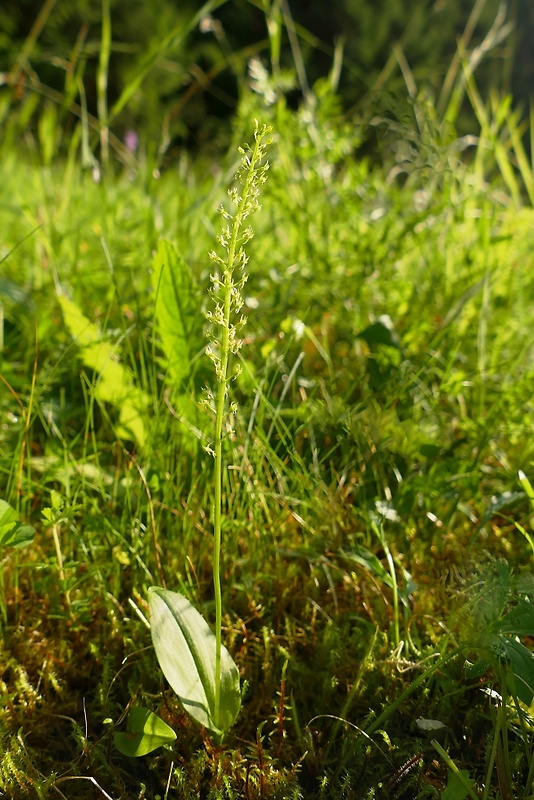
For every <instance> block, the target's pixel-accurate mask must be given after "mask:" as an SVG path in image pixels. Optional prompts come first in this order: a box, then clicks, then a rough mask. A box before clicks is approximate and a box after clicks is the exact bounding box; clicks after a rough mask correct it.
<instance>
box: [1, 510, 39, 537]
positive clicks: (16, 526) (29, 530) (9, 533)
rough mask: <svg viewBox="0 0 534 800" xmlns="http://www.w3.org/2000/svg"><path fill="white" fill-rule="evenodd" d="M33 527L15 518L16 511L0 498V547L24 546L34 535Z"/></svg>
mask: <svg viewBox="0 0 534 800" xmlns="http://www.w3.org/2000/svg"><path fill="white" fill-rule="evenodd" d="M34 534H35V528H33V527H32V526H31V525H26V524H24V523H23V522H19V520H17V512H16V511H15V509H14V508H13V507H12V506H10V505H9V503H6V501H5V500H0V547H24V545H26V544H29V543H30V542H31V541H32V540H33V537H34Z"/></svg>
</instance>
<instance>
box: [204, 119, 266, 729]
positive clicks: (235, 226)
mask: <svg viewBox="0 0 534 800" xmlns="http://www.w3.org/2000/svg"><path fill="white" fill-rule="evenodd" d="M266 132H267V128H265V127H264V128H263V129H262V130H261V131H260V130H258V127H257V126H256V131H255V134H254V139H255V141H254V147H253V148H252V150H251V152H250V154H247V153H245V152H244V151H242V153H243V160H242V162H241V169H240V171H239V173H238V177H239V179H240V181H241V183H242V185H243V191H242V194H241V196H239V195H238V193H237V192H236V191H234V192H231V193H230V194H231V196H232V197H233V199H234V201H235V202H236V205H237V208H236V211H235V214H234V215H233V216H232V215H230V214H228V213H227V212H225V211H224V210H222V213H223V216H224V217H225V218H226V219H230V220H231V224H230V225H229V226H227V227H226V228H225V230H224V231H223V234H222V236H220V237H219V243H220V244H222V245H223V247H224V248H225V250H226V258H224V259H222V258H220V257H219V256H217V255H216V254H215V253H213V254H211V257H212V259H213V260H214V261H215V263H216V264H217V265H218V266H219V267H220V269H221V273H222V274H221V277H220V278H219V277H213V278H212V282H213V290H214V291H213V293H214V295H215V312H212V313H211V314H210V315H208V316H209V319H211V320H212V321H213V322H215V324H216V325H217V326H218V328H220V331H219V335H218V336H213V337H212V338H213V339H214V341H216V342H217V345H218V354H217V355H216V354H214V353H212V359H213V362H214V364H215V372H216V376H217V381H218V387H217V395H216V398H215V441H214V451H213V454H214V458H215V477H214V481H215V487H214V504H213V537H214V547H213V591H214V596H215V698H214V701H215V708H214V711H215V720H216V721H217V722H218V721H219V719H220V705H221V649H222V641H221V638H222V636H221V629H222V591H221V543H222V513H223V507H222V506H223V439H224V435H225V431H224V427H225V420H226V418H227V416H228V414H229V413H230V411H229V409H228V408H227V401H228V391H229V384H230V382H231V380H232V379H233V377H234V374H232V373H231V372H230V368H229V367H230V356H231V355H232V354H234V355H235V354H236V353H237V352H238V350H239V347H240V345H241V342H240V340H239V338H238V336H237V331H238V327H239V325H240V324H241V320H239V319H234V318H235V317H236V315H237V314H239V311H240V310H241V306H242V304H243V300H242V297H241V289H242V287H243V284H244V281H245V280H246V275H245V274H244V267H245V265H246V261H247V259H246V255H245V252H244V249H243V247H244V245H245V244H246V243H247V242H248V241H249V240H250V239H251V237H252V231H250V230H249V229H247V230H245V231H242V228H243V224H244V222H245V220H246V218H247V217H248V216H249V215H250V214H253V213H254V211H256V210H257V208H258V202H257V196H258V192H259V187H260V186H261V184H262V183H263V182H264V180H265V172H266V169H267V166H264V167H258V164H259V162H260V161H261V160H262V158H263V156H264V154H265V145H263V144H262V138H263V136H264V135H265V133H266ZM236 272H239V273H240V274H239V275H238V277H237V279H236V280H234V275H235V273H236Z"/></svg>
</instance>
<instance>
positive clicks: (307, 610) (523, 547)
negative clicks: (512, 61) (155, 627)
mask: <svg viewBox="0 0 534 800" xmlns="http://www.w3.org/2000/svg"><path fill="white" fill-rule="evenodd" d="M462 80H463V79H462ZM462 85H464V84H462ZM465 86H466V87H467V90H468V94H469V97H470V98H471V102H472V103H473V105H474V108H475V111H476V114H477V117H478V120H479V125H480V131H479V133H480V139H479V140H478V145H477V147H478V149H477V148H476V147H475V146H474V147H475V150H474V152H473V154H472V155H473V157H472V158H469V157H468V154H465V153H464V154H463V157H462V158H461V157H460V156H461V155H462V153H463V151H462V150H461V148H460V144H461V143H459V142H457V141H456V140H455V139H454V136H453V135H452V134H451V128H450V125H451V124H452V121H451V119H450V115H449V118H448V120H447V125H445V119H442V120H440V119H439V116H438V114H437V112H436V111H435V104H433V102H432V100H431V99H429V98H428V97H427V96H425V95H423V94H421V95H417V96H414V97H413V98H412V99H413V103H414V115H415V119H414V125H413V129H411V133H410V139H409V142H410V146H409V147H407V146H406V137H404V133H405V132H406V128H404V129H402V130H401V131H399V130H398V129H395V127H394V126H391V128H390V129H389V130H388V132H387V141H386V144H385V148H384V152H385V156H384V165H376V164H375V163H373V162H371V161H370V160H366V159H365V158H359V157H358V155H357V153H358V150H357V148H358V142H359V137H360V134H361V131H359V130H358V125H357V124H355V123H353V122H349V123H347V120H346V119H345V118H344V117H343V115H342V114H341V110H340V107H339V103H338V101H337V98H336V97H335V95H334V94H333V92H332V91H331V90H330V91H329V90H328V85H327V84H325V85H321V86H319V87H317V88H316V97H315V106H314V107H311V106H309V105H306V104H304V105H303V106H302V108H301V109H300V110H298V111H291V112H290V111H289V110H288V109H287V108H286V106H285V103H284V102H282V100H280V102H278V104H274V105H271V106H268V105H265V104H263V100H262V97H261V96H258V95H251V96H250V97H249V96H247V97H244V98H243V101H242V107H241V108H240V111H239V114H238V117H237V118H236V136H239V139H246V138H247V137H249V135H250V130H251V129H252V119H253V117H254V116H257V117H258V118H259V119H260V121H262V122H263V121H264V120H265V122H269V123H271V124H273V126H274V143H273V148H272V152H271V153H270V161H271V162H272V169H271V172H270V179H269V182H268V183H267V185H266V187H265V192H264V194H263V196H262V205H263V208H262V212H261V214H259V215H258V216H257V220H256V218H255V227H256V236H255V239H254V240H253V242H251V243H250V250H251V260H250V277H249V281H248V282H247V284H246V286H245V287H244V289H243V294H244V309H243V310H244V313H245V314H246V317H247V324H246V328H245V330H246V341H245V347H244V348H243V350H242V352H241V354H240V360H241V366H242V371H241V375H240V377H239V379H238V380H237V381H235V382H234V383H233V385H232V387H231V394H232V397H231V399H232V400H236V402H237V408H238V411H237V414H236V416H235V420H234V432H233V435H232V437H231V439H229V440H228V441H227V442H226V446H227V447H226V449H227V456H228V463H229V467H230V468H229V469H228V470H226V471H225V473H224V476H223V484H222V491H223V495H224V499H225V504H226V507H228V509H229V510H230V511H231V514H229V515H228V518H227V519H225V518H224V517H223V519H222V521H221V523H222V534H223V536H224V540H225V558H224V563H223V565H222V587H223V595H224V602H223V604H222V608H224V609H227V611H226V612H225V614H224V615H223V618H222V636H223V640H224V643H225V644H226V646H227V647H228V649H229V650H230V652H231V654H232V657H233V658H234V660H235V662H236V664H237V665H238V667H239V669H240V672H241V678H242V680H243V681H244V682H248V689H245V691H244V695H243V708H242V711H241V713H240V715H239V717H238V718H237V721H236V724H235V728H232V731H231V733H230V734H229V735H228V739H227V741H225V745H224V748H218V747H215V746H214V744H213V743H212V742H211V741H210V739H209V736H208V735H207V734H205V733H199V731H198V729H197V728H195V727H194V726H193V725H191V723H190V722H189V721H188V719H187V718H186V715H185V714H184V712H183V709H182V708H181V706H180V704H179V703H178V701H177V700H176V699H175V698H174V696H173V695H172V693H171V692H169V691H168V689H167V688H166V686H165V684H164V683H163V681H162V680H161V679H160V677H159V674H158V671H157V669H156V660H155V656H154V652H153V650H152V648H151V647H150V635H149V633H148V631H147V630H146V627H145V626H144V625H143V623H142V617H143V616H146V615H147V614H148V612H147V603H146V600H147V595H146V592H147V589H148V587H149V586H150V585H152V584H153V583H159V584H166V585H168V586H172V588H175V589H177V590H179V591H180V592H182V593H183V594H185V595H186V596H187V597H190V598H191V599H192V600H194V602H195V605H196V606H197V607H198V608H199V609H201V610H202V613H203V614H204V615H205V616H206V618H208V619H209V620H210V621H213V620H214V619H215V616H216V614H215V610H216V609H215V605H216V604H215V598H214V592H213V586H212V563H211V560H212V544H213V541H212V526H211V519H210V510H211V508H212V506H213V502H214V497H213V489H212V488H211V487H212V486H213V473H212V464H211V460H210V459H206V458H205V457H204V456H203V453H202V447H201V446H200V445H202V444H204V443H205V442H204V438H203V437H204V436H205V421H204V422H203V416H202V414H203V413H204V412H203V411H202V409H201V408H200V401H201V399H202V396H203V389H204V387H205V385H206V382H207V379H206V371H205V367H203V366H202V363H203V361H205V360H206V359H205V354H204V353H203V348H204V345H203V344H201V342H202V341H204V338H203V326H204V315H203V312H204V311H205V310H206V308H207V305H208V287H209V285H210V279H209V274H210V270H211V269H212V265H211V264H210V262H209V259H208V258H207V253H208V252H209V251H210V250H212V249H213V246H214V238H215V234H216V231H217V230H218V214H217V208H218V206H219V205H220V203H221V201H222V200H223V199H224V192H225V187H226V185H227V177H228V175H231V174H232V172H233V169H234V167H235V163H234V151H232V152H231V153H230V155H229V156H228V157H227V158H226V159H225V158H221V162H220V163H218V164H209V165H208V166H207V165H206V162H205V161H204V160H203V159H202V158H199V159H198V160H197V161H195V160H194V159H192V158H189V157H185V156H184V157H183V161H182V163H181V164H179V165H177V166H172V167H170V168H169V169H168V170H167V171H164V172H163V174H162V175H159V174H158V173H156V172H153V171H152V170H151V169H150V168H149V167H148V166H147V167H146V168H143V166H142V165H138V169H137V171H135V170H134V169H132V167H131V165H128V166H124V165H122V166H117V167H116V169H115V174H114V172H113V169H114V167H113V162H112V161H111V160H110V164H109V166H110V167H111V168H110V169H109V170H108V172H109V174H107V175H106V176H104V178H103V180H102V181H101V183H100V184H96V183H95V182H94V174H93V173H92V172H91V170H82V169H81V166H80V160H81V157H80V150H79V148H78V147H77V146H76V144H75V143H74V144H73V146H72V148H71V150H70V156H69V157H67V158H66V159H65V160H55V159H54V158H48V157H47V158H44V155H43V152H42V151H43V147H44V148H45V149H46V147H45V143H44V142H43V141H42V139H43V136H44V135H45V134H44V133H43V132H41V141H40V142H39V141H36V142H34V146H28V144H27V143H26V144H25V146H24V147H22V146H21V147H17V146H15V143H14V142H12V144H11V146H10V147H9V148H4V149H5V159H4V161H3V181H4V183H3V187H4V193H3V197H4V201H3V203H2V204H1V205H0V229H1V230H2V242H1V246H2V250H1V252H0V258H3V259H4V260H3V261H2V262H1V267H2V273H1V277H0V293H1V297H0V300H1V304H2V317H1V319H2V337H1V342H2V352H1V354H0V355H1V359H2V360H1V367H0V373H1V376H2V383H1V384H0V496H1V498H2V499H5V500H6V501H7V502H8V503H10V504H11V505H12V506H13V508H15V509H16V512H17V515H18V517H19V518H21V519H24V520H26V521H27V522H29V523H31V524H33V525H34V526H35V528H36V536H35V539H34V541H33V543H32V544H31V545H30V546H27V547H24V548H20V549H18V550H15V549H13V548H12V547H7V546H6V547H5V548H4V549H3V550H2V584H1V586H0V590H1V592H2V597H1V607H2V609H3V610H4V618H3V620H2V628H3V631H2V632H3V643H2V663H3V665H4V671H3V673H2V676H1V680H2V692H3V698H4V699H3V707H2V710H1V712H0V721H1V726H2V729H1V735H2V743H3V753H4V755H3V757H2V768H1V774H0V787H1V788H2V790H3V791H4V792H6V793H7V795H8V796H16V797H21V798H22V797H28V798H33V797H39V798H41V797H48V796H50V797H53V796H61V795H58V792H61V793H63V795H64V796H75V797H92V796H95V793H98V792H99V793H100V794H101V796H106V795H105V794H104V792H106V793H107V795H108V796H111V797H113V798H119V797H121V798H122V797H124V798H133V797H156V795H159V796H161V797H167V796H168V797H171V796H173V793H174V794H176V795H177V796H178V794H179V795H180V796H181V797H182V796H183V797H191V798H193V797H195V798H196V797H199V796H205V797H210V798H223V797H224V798H228V797H246V798H256V797H258V798H275V797H280V798H289V797H295V798H296V797H299V796H301V797H310V798H311V797H324V798H329V797H335V798H337V797H340V798H341V797H347V798H371V797H382V796H389V795H391V794H392V793H393V794H395V793H396V794H397V796H399V797H402V798H404V797H406V798H407V797H420V798H430V797H439V796H440V793H441V792H443V791H444V790H445V787H446V786H449V793H450V796H454V797H456V796H458V797H459V796H460V793H461V791H460V789H458V787H457V784H455V783H454V781H455V779H456V778H457V777H458V776H457V772H458V773H459V774H460V776H461V778H462V779H463V784H462V785H463V786H464V788H465V787H466V786H467V788H468V791H470V792H471V793H472V795H473V796H475V797H479V798H484V799H485V798H489V797H492V796H496V794H495V793H496V792H498V791H500V792H502V791H503V788H502V787H503V786H506V787H507V790H508V794H509V796H517V797H518V798H520V797H525V798H526V797H528V796H529V794H528V793H529V792H530V793H531V791H532V784H533V779H534V775H533V770H532V768H531V767H529V764H531V763H532V737H531V731H532V717H531V706H530V708H529V705H530V703H529V702H528V701H529V692H530V690H531V689H534V687H533V680H532V676H533V670H532V663H531V658H530V655H529V653H528V650H527V648H526V647H523V645H524V644H525V642H528V637H531V636H532V635H534V630H532V628H533V625H532V619H531V617H532V615H531V613H530V608H531V603H532V595H533V590H532V574H531V563H532V562H531V558H532V552H531V549H530V545H531V541H532V531H531V523H532V517H531V514H532V509H531V507H530V505H529V502H530V500H531V498H530V495H529V494H528V492H527V494H525V492H524V491H522V490H521V489H522V488H525V486H529V485H530V484H528V483H524V478H523V477H522V478H521V480H522V481H523V485H520V483H519V482H518V479H517V474H518V472H519V471H521V475H522V476H523V475H526V476H528V477H529V478H530V480H531V481H532V474H531V473H532V467H533V463H534V445H533V439H532V413H533V403H532V391H531V387H532V380H533V378H534V366H533V362H532V298H533V297H534V269H533V268H532V266H533V265H532V252H533V249H532V239H533V236H532V223H533V220H534V214H533V212H532V208H531V207H530V199H531V176H530V172H529V166H528V163H527V161H526V160H525V158H526V157H525V155H524V152H523V151H522V149H521V145H520V140H519V139H518V136H519V134H518V131H519V127H518V120H517V117H516V116H515V115H510V114H508V110H509V105H508V101H507V100H502V101H499V99H498V97H497V96H493V97H492V98H491V99H490V101H489V102H488V104H487V108H485V107H484V106H483V105H482V106H481V102H482V101H481V100H480V98H479V97H478V95H477V92H476V85H475V84H474V82H473V79H472V76H471V77H470V78H469V81H468V82H467V84H465ZM309 99H310V98H308V100H309ZM247 126H248V127H247ZM245 128H246V130H245ZM445 133H446V134H447V135H445ZM492 137H493V138H492ZM386 145H387V146H386ZM492 148H493V149H492ZM49 150H50V147H48V150H47V152H48V151H49ZM393 152H394V153H396V156H395V158H391V157H390V153H393ZM208 167H209V168H208ZM163 236H164V237H166V238H167V239H170V240H171V241H172V242H174V243H175V244H176V246H177V248H178V249H179V250H180V252H181V253H182V254H183V257H184V259H185V261H186V263H187V266H188V269H189V271H190V273H191V277H192V281H193V283H194V286H193V289H192V291H194V292H196V293H197V294H196V296H198V298H199V314H198V325H197V326H196V327H194V329H193V330H192V333H191V336H190V342H189V344H190V349H189V351H188V354H187V358H188V360H189V362H190V363H188V364H187V369H184V370H183V371H182V372H180V375H181V378H180V380H181V384H180V388H179V391H178V390H177V389H176V386H173V383H172V377H173V374H172V373H173V369H174V375H176V367H175V366H174V367H173V366H172V364H170V362H169V358H168V352H167V351H166V348H165V347H164V346H162V345H163V342H162V339H161V331H160V330H158V326H157V324H156V319H155V318H156V317H157V314H156V313H155V292H154V282H153V278H152V275H151V270H152V269H153V267H154V260H153V259H154V252H155V251H156V248H157V246H158V241H159V239H160V238H161V237H163ZM61 297H66V298H69V300H70V301H72V303H73V304H74V308H75V309H77V310H78V312H79V316H78V317H77V320H78V328H77V329H76V328H75V325H74V323H73V321H72V317H71V319H70V322H69V319H68V318H67V315H66V314H65V309H66V308H67V304H66V303H65V301H61V300H60V298H61ZM69 307H70V308H71V310H72V306H69ZM84 320H85V321H89V323H90V324H91V326H92V327H91V328H90V331H91V335H92V336H93V337H94V338H93V340H92V341H91V342H88V341H85V342H83V341H82V340H81V339H80V335H81V328H80V326H81V327H83V325H86V322H84ZM86 330H87V326H86ZM76 331H77V332H76ZM98 342H100V343H101V352H105V353H106V354H107V355H106V361H105V365H104V364H103V362H102V361H98V358H97V357H96V355H95V352H94V351H88V348H89V347H91V346H92V345H95V344H97V343H98ZM119 365H120V367H119ZM110 376H115V377H114V380H115V384H113V381H111V383H112V384H113V385H111V387H110V380H111V377H110ZM117 376H118V377H117ZM119 389H120V391H119ZM125 398H127V399H128V400H131V399H132V398H133V399H135V407H134V412H135V414H134V416H136V415H138V416H139V419H141V420H142V435H141V433H140V428H139V425H138V424H136V425H133V424H132V423H131V419H130V428H129V429H128V420H125V418H124V413H123V412H124V408H125V405H126V401H125ZM121 414H122V417H121ZM138 421H139V420H137V417H136V422H138ZM199 443H200V444H199ZM527 495H528V496H527ZM47 508H50V509H51V511H50V512H47V511H46V509H47ZM505 562H507V563H508V565H509V566H506V565H505ZM140 617H141V619H140ZM521 648H522V649H521ZM499 653H500V655H499ZM514 659H515V661H514ZM507 664H508V667H510V665H511V666H512V667H513V668H512V669H511V670H510V669H507V668H506V665H507ZM514 669H515V672H514ZM514 675H515V677H514ZM483 690H484V691H483ZM486 690H490V692H489V693H487V692H486ZM491 692H493V693H495V692H496V693H497V695H495V694H492V693H491ZM498 698H500V700H498ZM131 704H136V705H137V704H143V705H144V706H146V707H147V708H150V709H152V710H153V711H154V712H155V713H158V714H159V715H160V716H162V717H163V718H164V719H165V721H166V722H167V723H168V724H169V725H171V727H172V728H173V729H174V730H175V731H176V733H177V741H176V744H175V745H173V746H172V748H170V749H167V750H161V751H160V752H159V754H156V755H155V756H150V757H147V758H146V759H145V760H144V761H143V762H142V763H141V762H139V764H138V765H137V764H136V767H135V770H134V769H132V767H131V763H130V762H128V761H127V760H125V759H124V758H123V757H122V756H120V754H119V753H118V752H117V751H115V750H114V748H113V747H112V734H113V731H114V730H115V729H118V730H120V729H121V728H122V726H123V711H124V709H127V708H128V706H129V705H131ZM418 721H419V723H418ZM433 725H434V727H433ZM440 726H442V727H440ZM433 740H435V742H436V743H437V744H435V743H434V744H433ZM444 753H445V755H444ZM448 770H449V771H448ZM453 776H456V778H455V777H453ZM460 782H461V781H460ZM143 786H144V787H145V789H143V788H142V787H143ZM455 786H456V789H455ZM98 787H100V789H99V788H98ZM451 787H452V788H451ZM454 791H456V792H457V794H454Z"/></svg>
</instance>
